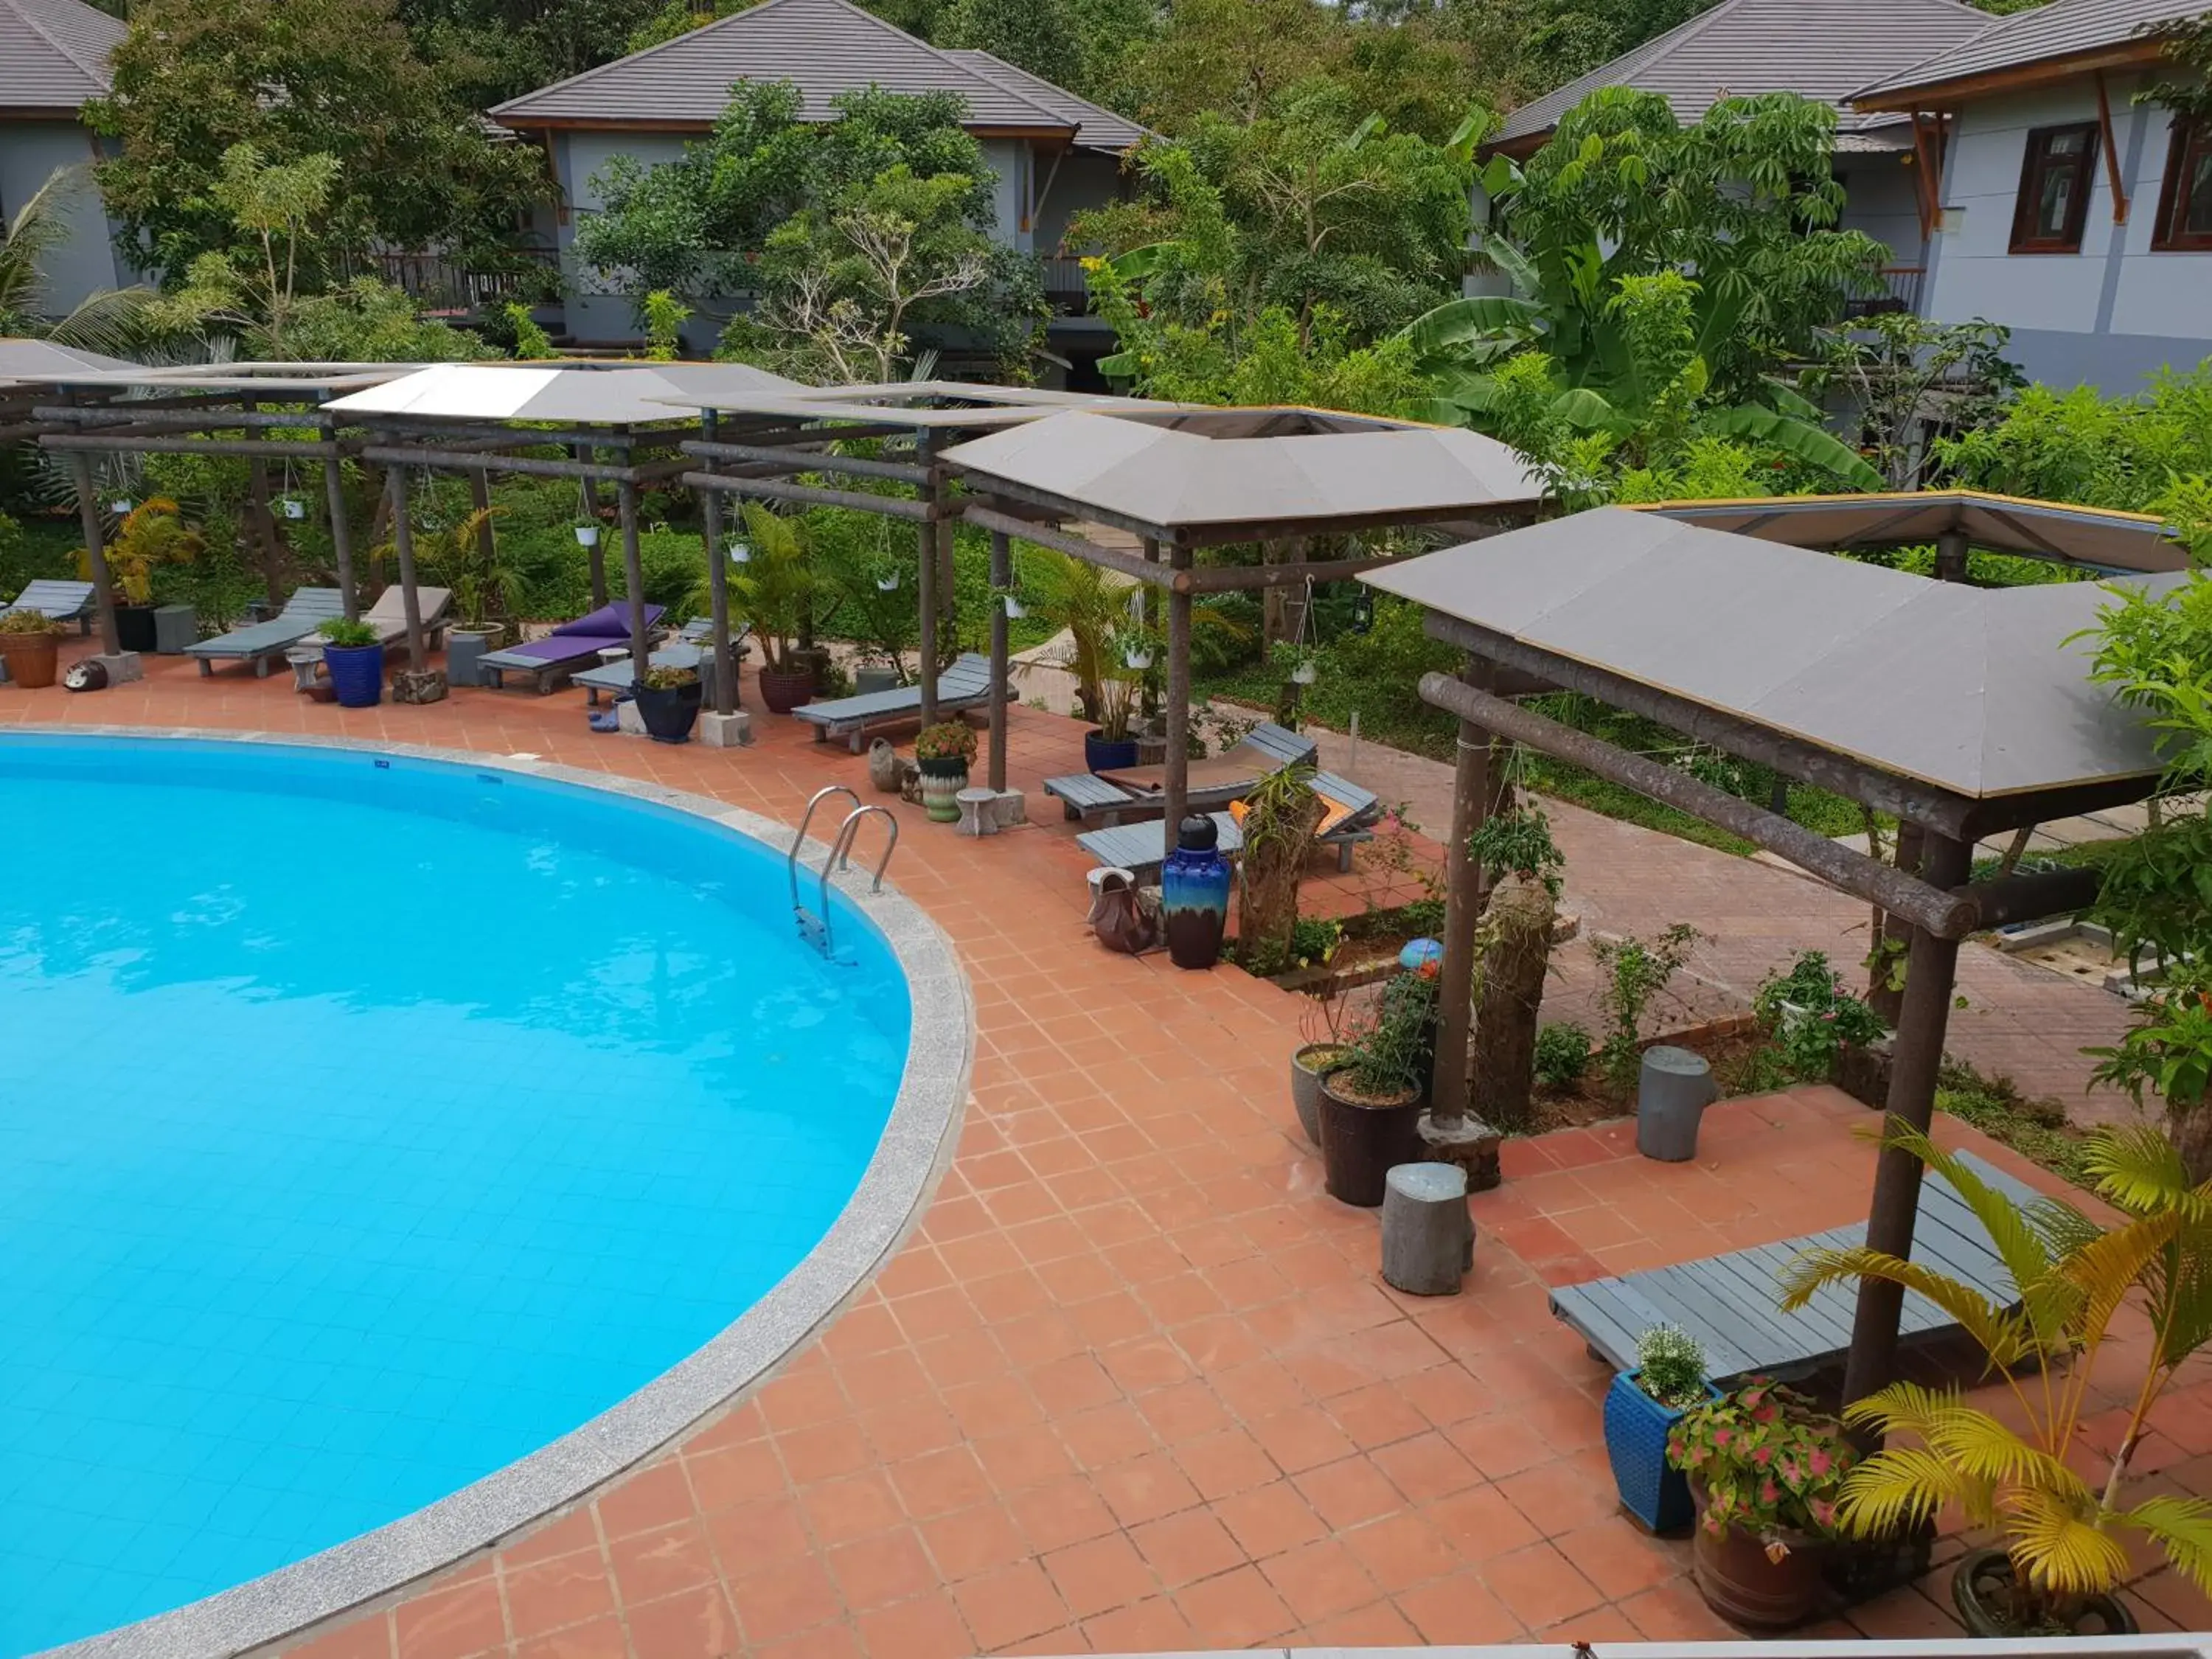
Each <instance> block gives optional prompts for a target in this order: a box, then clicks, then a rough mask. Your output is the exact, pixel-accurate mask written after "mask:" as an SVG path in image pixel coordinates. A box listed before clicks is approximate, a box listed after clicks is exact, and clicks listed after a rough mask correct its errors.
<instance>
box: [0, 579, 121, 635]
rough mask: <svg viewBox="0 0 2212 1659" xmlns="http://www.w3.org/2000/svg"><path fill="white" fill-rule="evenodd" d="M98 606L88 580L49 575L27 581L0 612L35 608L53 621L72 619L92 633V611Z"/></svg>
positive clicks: (86, 631) (82, 628)
mask: <svg viewBox="0 0 2212 1659" xmlns="http://www.w3.org/2000/svg"><path fill="white" fill-rule="evenodd" d="M97 608H98V606H97V605H96V604H95V603H94V599H93V592H92V584H91V583H90V582H65V581H58V580H54V579H53V578H52V577H46V578H42V579H41V580H38V581H34V582H30V583H27V584H26V585H25V586H24V588H23V591H22V592H20V593H18V594H17V595H16V596H15V598H14V599H11V600H9V602H8V603H7V604H5V605H0V611H39V612H40V613H41V614H43V615H45V616H47V617H52V619H53V620H54V621H56V622H73V623H78V624H79V625H80V629H81V631H82V632H84V633H87V634H89V633H91V632H92V617H93V612H94V611H95V610H96V609H97Z"/></svg>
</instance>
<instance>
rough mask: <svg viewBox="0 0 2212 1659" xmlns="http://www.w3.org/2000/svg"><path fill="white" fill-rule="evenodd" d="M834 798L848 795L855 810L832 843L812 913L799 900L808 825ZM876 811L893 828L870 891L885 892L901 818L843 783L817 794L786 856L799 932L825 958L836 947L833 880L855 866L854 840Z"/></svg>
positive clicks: (838, 830)
mask: <svg viewBox="0 0 2212 1659" xmlns="http://www.w3.org/2000/svg"><path fill="white" fill-rule="evenodd" d="M832 795H842V796H844V797H845V798H846V799H848V800H849V801H851V802H852V803H853V810H852V811H849V812H848V813H847V814H846V815H845V817H844V819H843V821H842V823H839V824H838V826H837V833H836V836H834V837H833V838H832V839H831V842H830V843H829V855H828V856H827V857H826V858H824V859H823V860H822V868H821V870H820V871H819V872H817V880H816V903H817V906H818V907H819V908H817V909H816V910H812V911H810V910H809V909H807V908H806V907H805V905H804V904H802V903H800V902H799V851H800V849H801V848H804V847H805V845H806V830H807V826H808V825H810V824H811V823H813V822H814V810H815V808H817V806H819V805H822V803H823V801H824V800H826V799H829V797H830V796H832ZM870 813H875V814H877V815H878V816H879V817H882V819H883V821H884V823H887V824H889V825H890V832H891V833H890V840H889V841H888V842H885V843H884V855H883V857H882V858H881V859H879V860H877V863H876V875H875V880H874V882H873V884H872V885H871V887H870V888H869V890H870V891H871V892H875V893H880V892H882V891H883V890H884V871H885V870H887V869H889V868H890V862H891V854H893V853H895V852H896V851H897V850H898V836H899V826H898V819H897V818H896V817H894V816H893V815H892V814H891V812H890V811H889V810H888V809H887V808H884V807H881V806H872V805H868V804H867V803H866V802H865V801H863V800H862V799H860V796H859V794H857V793H855V792H854V791H853V790H852V789H850V788H848V787H846V786H845V785H843V784H842V783H832V784H827V785H824V786H823V787H822V788H820V789H817V790H816V791H815V792H814V794H813V798H812V799H810V800H809V801H808V802H807V803H806V811H805V813H804V814H803V815H802V816H801V817H800V818H799V833H798V834H797V835H795V836H793V837H792V841H791V850H790V851H789V852H787V854H784V868H785V871H786V873H787V875H788V876H789V878H790V881H791V914H792V917H793V921H796V922H797V923H798V924H799V933H800V934H801V935H802V936H803V937H805V938H806V939H811V940H813V941H814V942H815V944H816V945H817V947H818V948H819V949H820V950H821V951H822V954H823V956H825V957H826V956H829V954H830V953H831V951H832V948H833V947H832V941H831V939H830V933H829V877H830V874H831V872H834V871H836V870H838V869H841V868H842V869H850V868H851V867H852V862H853V842H854V837H855V836H858V835H859V833H860V821H861V820H862V819H864V818H866V817H867V816H868V815H869V814H870Z"/></svg>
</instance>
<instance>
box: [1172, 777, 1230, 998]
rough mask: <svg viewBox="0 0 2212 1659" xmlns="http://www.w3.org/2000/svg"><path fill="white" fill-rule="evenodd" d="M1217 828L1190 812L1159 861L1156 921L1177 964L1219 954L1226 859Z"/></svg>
mask: <svg viewBox="0 0 2212 1659" xmlns="http://www.w3.org/2000/svg"><path fill="white" fill-rule="evenodd" d="M1220 839H1221V832H1220V831H1219V830H1218V829H1216V828H1215V827H1214V823H1213V820H1212V818H1210V817H1206V815H1205V814H1203V813H1194V814H1193V815H1192V816H1191V817H1187V818H1185V819H1184V820H1183V821H1182V828H1181V829H1179V830H1178V831H1177V833H1176V849H1175V851H1174V852H1172V853H1170V854H1168V856H1167V862H1166V863H1164V864H1163V865H1162V866H1160V921H1161V923H1162V925H1163V927H1164V928H1165V930H1166V933H1167V936H1168V957H1169V959H1170V961H1172V962H1173V963H1175V965H1176V967H1178V968H1211V967H1212V966H1213V964H1214V963H1217V962H1218V961H1219V960H1220V959H1221V934H1222V931H1223V930H1224V929H1225V927H1228V925H1229V860H1227V859H1225V858H1223V857H1222V856H1221V853H1220V848H1219V842H1220Z"/></svg>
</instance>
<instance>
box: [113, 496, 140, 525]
mask: <svg viewBox="0 0 2212 1659" xmlns="http://www.w3.org/2000/svg"><path fill="white" fill-rule="evenodd" d="M136 506H137V502H136V501H132V500H131V498H130V497H129V496H128V495H118V496H117V497H116V498H115V499H114V500H113V501H110V502H108V504H107V510H108V511H109V512H110V513H113V514H114V515H115V516H116V517H117V518H118V519H127V518H129V517H130V516H131V508H132V507H136Z"/></svg>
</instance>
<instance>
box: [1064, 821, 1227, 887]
mask: <svg viewBox="0 0 2212 1659" xmlns="http://www.w3.org/2000/svg"><path fill="white" fill-rule="evenodd" d="M1208 816H1210V817H1212V819H1213V823H1214V827H1215V828H1216V829H1218V830H1219V831H1220V832H1221V843H1220V845H1221V851H1222V854H1223V855H1224V856H1227V855H1229V854H1234V853H1238V852H1242V851H1243V848H1244V832H1243V830H1242V829H1238V828H1237V820H1236V819H1235V818H1232V817H1230V816H1229V814H1228V813H1226V812H1214V813H1211V814H1209V815H1208ZM1167 842H1168V837H1167V825H1166V824H1165V823H1163V822H1162V821H1161V820H1160V819H1158V818H1150V819H1147V820H1146V822H1144V823H1122V824H1116V825H1115V827H1114V828H1113V829H1089V830H1085V832H1084V833H1083V834H1082V835H1079V836H1077V837H1076V838H1075V844H1076V845H1077V846H1078V847H1080V848H1082V849H1083V850H1084V851H1085V852H1086V853H1088V854H1091V862H1092V863H1093V864H1097V865H1102V866H1104V867H1105V868H1107V869H1109V870H1127V871H1131V872H1134V873H1135V874H1137V875H1139V876H1142V875H1146V874H1147V873H1149V872H1152V871H1156V870H1158V868H1159V867H1160V860H1161V859H1162V857H1163V856H1164V854H1166V851H1167Z"/></svg>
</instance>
